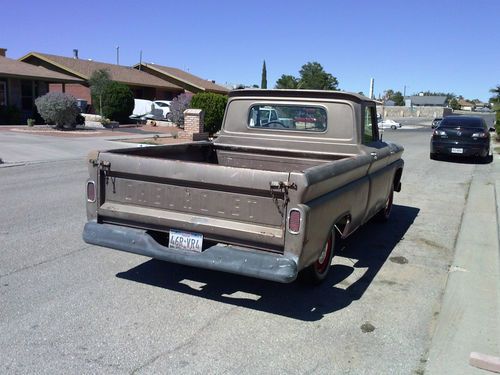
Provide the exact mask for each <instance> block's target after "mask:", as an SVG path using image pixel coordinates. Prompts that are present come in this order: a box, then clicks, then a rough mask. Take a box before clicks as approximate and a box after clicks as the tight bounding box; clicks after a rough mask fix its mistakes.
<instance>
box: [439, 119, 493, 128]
mask: <svg viewBox="0 0 500 375" xmlns="http://www.w3.org/2000/svg"><path fill="white" fill-rule="evenodd" d="M482 126H483V121H482V119H480V118H476V117H463V118H456V117H455V118H444V119H443V121H441V123H440V124H439V127H441V128H458V127H460V128H480V127H482Z"/></svg>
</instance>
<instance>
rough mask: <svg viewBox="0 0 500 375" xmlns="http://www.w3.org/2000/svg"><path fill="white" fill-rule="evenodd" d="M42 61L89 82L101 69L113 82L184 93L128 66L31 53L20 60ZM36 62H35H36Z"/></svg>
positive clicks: (178, 88) (169, 84)
mask: <svg viewBox="0 0 500 375" xmlns="http://www.w3.org/2000/svg"><path fill="white" fill-rule="evenodd" d="M36 59H40V60H42V61H45V62H46V63H49V64H51V65H53V66H55V67H57V68H60V69H63V70H64V71H66V72H68V73H69V74H73V75H75V76H77V77H79V78H82V79H84V80H88V79H89V78H90V76H91V75H92V73H93V72H94V71H96V70H99V69H106V70H107V71H108V72H109V75H110V78H111V80H113V81H116V82H121V83H125V84H127V85H132V86H146V87H149V86H151V87H156V88H163V89H169V90H175V91H182V90H183V89H182V87H180V86H177V85H175V84H173V83H171V82H168V81H166V80H163V79H161V78H158V77H155V76H153V75H151V74H148V73H146V72H141V71H139V70H137V69H133V68H131V67H128V66H123V65H115V64H108V63H103V62H98V61H91V60H84V59H75V58H72V57H65V56H57V55H49V54H47V53H40V52H30V53H28V54H27V55H25V56H23V57H21V58H20V59H19V60H21V61H27V62H30V63H36ZM34 60H35V61H34Z"/></svg>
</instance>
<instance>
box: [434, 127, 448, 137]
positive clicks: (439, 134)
mask: <svg viewBox="0 0 500 375" xmlns="http://www.w3.org/2000/svg"><path fill="white" fill-rule="evenodd" d="M432 135H435V136H439V137H443V136H446V132H445V131H444V130H438V129H436V130H434V133H432Z"/></svg>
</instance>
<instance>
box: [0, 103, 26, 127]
mask: <svg viewBox="0 0 500 375" xmlns="http://www.w3.org/2000/svg"><path fill="white" fill-rule="evenodd" d="M20 122H21V111H20V110H19V109H18V108H17V107H14V106H0V125H14V124H19V123H20Z"/></svg>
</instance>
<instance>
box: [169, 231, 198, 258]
mask: <svg viewBox="0 0 500 375" xmlns="http://www.w3.org/2000/svg"><path fill="white" fill-rule="evenodd" d="M202 246H203V235H202V234H199V233H191V232H179V231H176V230H171V231H170V239H169V241H168V247H171V248H173V249H179V250H190V251H196V252H199V253H201V251H202Z"/></svg>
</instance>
